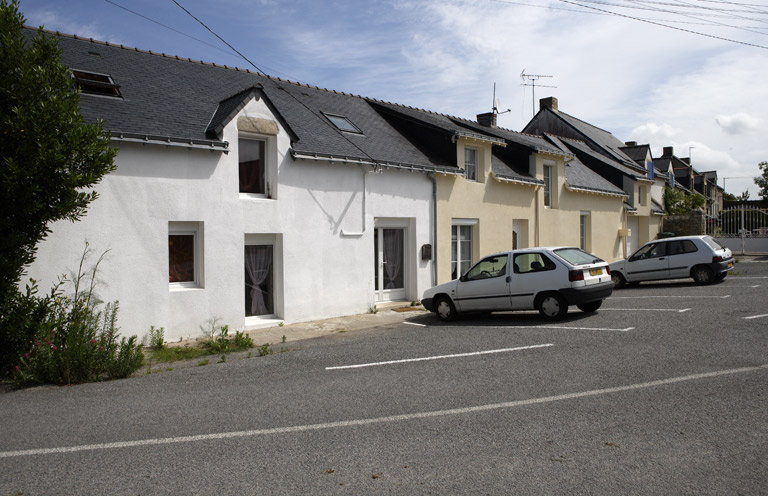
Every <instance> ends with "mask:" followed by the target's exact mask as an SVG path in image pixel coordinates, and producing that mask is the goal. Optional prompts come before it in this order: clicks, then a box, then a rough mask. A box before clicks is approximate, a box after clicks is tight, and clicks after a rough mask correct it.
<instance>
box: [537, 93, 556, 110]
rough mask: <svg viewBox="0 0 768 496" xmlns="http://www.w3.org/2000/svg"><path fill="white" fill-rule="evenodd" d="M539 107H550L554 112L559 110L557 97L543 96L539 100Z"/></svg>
mask: <svg viewBox="0 0 768 496" xmlns="http://www.w3.org/2000/svg"><path fill="white" fill-rule="evenodd" d="M539 109H540V110H544V109H549V110H551V111H553V112H557V98H555V97H553V96H549V97H547V98H542V99H541V100H539Z"/></svg>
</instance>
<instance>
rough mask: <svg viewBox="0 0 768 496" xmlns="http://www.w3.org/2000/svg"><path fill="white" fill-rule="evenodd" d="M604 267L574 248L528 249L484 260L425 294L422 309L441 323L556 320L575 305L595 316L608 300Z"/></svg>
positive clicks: (608, 285)
mask: <svg viewBox="0 0 768 496" xmlns="http://www.w3.org/2000/svg"><path fill="white" fill-rule="evenodd" d="M612 291H613V282H612V281H611V273H610V270H609V268H608V264H607V263H606V262H605V261H603V260H601V259H600V258H598V257H596V256H594V255H592V254H589V253H587V252H585V251H583V250H580V249H579V248H573V247H553V248H527V249H524V250H514V251H509V252H504V253H496V254H494V255H489V256H487V257H484V258H483V259H482V260H480V261H479V262H477V263H476V264H475V265H473V266H472V267H471V268H470V269H469V270H468V271H467V272H466V273H465V274H464V275H463V276H461V277H460V278H459V279H454V280H453V281H450V282H446V283H444V284H440V285H438V286H435V287H433V288H431V289H428V290H427V291H425V292H424V298H423V299H422V300H421V303H422V304H423V305H424V308H426V309H427V310H429V311H432V312H435V314H437V316H438V317H439V318H440V319H441V320H444V321H449V320H453V319H454V318H455V317H456V315H457V314H458V313H461V312H494V311H509V310H538V311H539V313H540V314H541V315H542V316H544V318H546V319H548V320H559V319H561V318H563V317H564V316H565V314H566V313H567V312H568V306H569V305H576V306H577V307H578V308H579V309H580V310H582V311H584V312H595V311H597V309H598V308H600V305H602V303H603V300H604V299H605V298H607V297H608V296H610V295H611V292H612Z"/></svg>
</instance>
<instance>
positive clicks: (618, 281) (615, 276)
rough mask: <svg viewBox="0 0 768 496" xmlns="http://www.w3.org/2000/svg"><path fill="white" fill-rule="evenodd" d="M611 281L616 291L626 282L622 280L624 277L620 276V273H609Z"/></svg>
mask: <svg viewBox="0 0 768 496" xmlns="http://www.w3.org/2000/svg"><path fill="white" fill-rule="evenodd" d="M611 281H613V287H614V288H616V289H618V288H620V287H622V286H624V284H626V282H627V281H625V280H624V276H623V275H621V273H620V272H611Z"/></svg>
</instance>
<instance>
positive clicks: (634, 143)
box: [624, 141, 637, 146]
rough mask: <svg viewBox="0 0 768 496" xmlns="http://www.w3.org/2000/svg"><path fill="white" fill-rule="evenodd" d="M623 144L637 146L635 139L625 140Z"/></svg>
mask: <svg viewBox="0 0 768 496" xmlns="http://www.w3.org/2000/svg"><path fill="white" fill-rule="evenodd" d="M624 144H625V145H627V146H637V141H626V142H624Z"/></svg>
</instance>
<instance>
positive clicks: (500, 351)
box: [325, 343, 554, 370]
mask: <svg viewBox="0 0 768 496" xmlns="http://www.w3.org/2000/svg"><path fill="white" fill-rule="evenodd" d="M549 346H554V344H552V343H547V344H534V345H531V346H520V347H518V348H504V349H501V350H488V351H474V352H471V353H457V354H455V355H438V356H431V357H422V358H406V359H403V360H390V361H388V362H374V363H360V364H357V365H339V366H336V367H326V368H325V370H343V369H359V368H363V367H376V366H379V365H392V364H395V363H409V362H425V361H427V360H442V359H443V358H464V357H470V356H478V355H489V354H491V353H506V352H508V351H520V350H532V349H534V348H547V347H549Z"/></svg>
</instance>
